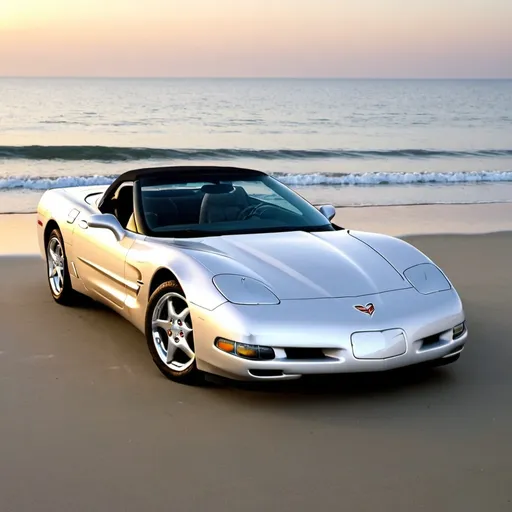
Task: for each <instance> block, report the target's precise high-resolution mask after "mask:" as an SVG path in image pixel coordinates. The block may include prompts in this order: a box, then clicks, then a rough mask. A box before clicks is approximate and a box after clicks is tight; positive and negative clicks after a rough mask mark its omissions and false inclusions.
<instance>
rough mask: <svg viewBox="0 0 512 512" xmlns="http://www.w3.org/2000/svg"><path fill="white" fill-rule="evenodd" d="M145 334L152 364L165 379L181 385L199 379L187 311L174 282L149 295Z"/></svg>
mask: <svg viewBox="0 0 512 512" xmlns="http://www.w3.org/2000/svg"><path fill="white" fill-rule="evenodd" d="M145 331H146V341H147V343H148V348H149V351H150V353H151V356H152V357H153V361H154V362H155V364H156V365H157V367H158V369H159V370H160V371H161V372H162V373H163V374H164V375H165V376H166V377H167V378H168V379H172V380H175V381H177V382H181V383H184V384H197V383H199V382H200V381H201V380H202V373H201V372H200V371H199V370H198V369H197V365H196V355H195V345H194V329H193V326H192V319H191V315H190V308H189V305H188V302H187V299H186V298H185V294H184V293H183V290H182V289H181V287H180V286H179V284H178V283H177V282H176V281H168V282H166V283H163V284H162V285H160V286H159V287H158V288H157V289H156V290H155V291H154V292H153V294H152V295H151V298H150V300H149V304H148V308H147V311H146V325H145Z"/></svg>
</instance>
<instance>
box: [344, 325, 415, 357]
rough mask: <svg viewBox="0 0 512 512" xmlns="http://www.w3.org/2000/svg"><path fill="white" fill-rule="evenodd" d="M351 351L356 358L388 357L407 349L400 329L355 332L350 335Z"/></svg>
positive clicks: (399, 354)
mask: <svg viewBox="0 0 512 512" xmlns="http://www.w3.org/2000/svg"><path fill="white" fill-rule="evenodd" d="M351 343H352V353H353V354H354V357H355V358H356V359H388V358H390V357H396V356H401V355H402V354H405V352H406V351H407V343H406V341H405V333H404V331H402V329H387V330H385V331H367V332H355V333H354V334H352V336H351Z"/></svg>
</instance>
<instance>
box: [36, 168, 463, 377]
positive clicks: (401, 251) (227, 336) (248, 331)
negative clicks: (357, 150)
mask: <svg viewBox="0 0 512 512" xmlns="http://www.w3.org/2000/svg"><path fill="white" fill-rule="evenodd" d="M334 215H335V209H334V208H333V207H332V206H322V207H320V208H316V207H314V206H313V205H311V204H310V203H309V202H307V201H306V200H304V199H303V198H302V197H300V196H299V195H298V194H296V193H295V192H293V191H292V190H290V189H289V188H287V187H286V186H284V185H283V184H282V183H280V182H279V181H277V180H276V179H274V178H272V177H271V176H268V175H267V174H265V173H263V172H259V171H255V170H250V169H241V168H232V167H204V166H201V167H200V166H185V167H165V168H150V169H139V170H134V171H129V172H126V173H125V174H122V175H121V176H119V177H118V178H117V179H116V180H115V181H114V182H113V183H112V184H111V185H110V186H103V187H75V188H67V189H54V190H49V191H47V192H45V193H44V195H43V196H42V198H41V201H40V203H39V206H38V213H37V223H38V236H39V244H40V248H41V254H42V256H43V258H45V260H46V264H47V272H48V273H47V276H48V282H49V286H50V292H51V294H52V296H53V298H54V299H55V301H56V302H58V303H59V304H66V305H68V304H72V303H73V301H74V299H75V295H76V294H77V293H81V294H85V295H88V296H89V297H92V298H93V299H96V300H98V301H101V302H103V303H104V304H106V305H108V306H109V307H111V308H112V309H113V310H115V311H117V312H118V313H119V314H121V315H122V316H124V317H125V318H126V319H127V320H128V321H130V322H132V323H133V324H134V325H135V326H136V327H137V328H138V329H139V330H140V331H142V332H143V333H144V335H145V337H146V340H147V345H148V348H149V352H150V353H151V356H152V358H153V360H154V362H155V363H156V365H157V367H158V368H159V369H160V371H161V372H162V373H163V374H164V375H165V376H167V377H168V378H171V379H173V380H176V381H179V382H184V383H193V382H198V381H199V380H200V379H201V378H202V377H203V376H204V375H205V374H215V375H219V376H223V377H228V378H232V379H238V380H284V379H297V378H299V377H301V376H303V375H306V374H326V373H342V372H369V371H370V372H371V371H381V370H388V369H393V368H399V367H404V366H409V365H414V364H419V363H426V364H428V365H429V364H434V365H442V364H447V363H451V362H453V361H456V360H457V359H458V358H459V355H460V353H461V352H462V350H463V348H464V343H465V341H466V338H467V330H466V325H465V317H464V310H463V306H462V303H461V301H460V299H459V296H458V295H457V292H456V291H455V289H454V288H453V286H452V284H451V283H450V281H449V280H448V278H447V277H446V276H445V274H444V273H443V272H442V271H441V270H440V269H439V268H438V267H437V266H436V265H435V264H434V263H433V262H432V261H431V260H430V259H429V258H428V257H427V256H425V255H424V254H422V253H421V252H420V251H419V250H417V249H415V248H414V247H413V246H411V245H409V244H408V243H406V242H405V241H402V240H400V239H397V238H393V237H389V236H384V235H380V234H374V233H367V232H361V231H355V230H352V229H345V228H343V227H341V226H338V225H336V224H334V223H333V222H332V220H333V218H334Z"/></svg>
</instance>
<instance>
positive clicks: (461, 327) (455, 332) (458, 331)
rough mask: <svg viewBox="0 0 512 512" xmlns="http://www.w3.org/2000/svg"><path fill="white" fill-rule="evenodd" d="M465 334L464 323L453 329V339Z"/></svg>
mask: <svg viewBox="0 0 512 512" xmlns="http://www.w3.org/2000/svg"><path fill="white" fill-rule="evenodd" d="M465 332H466V323H465V322H462V323H461V324H459V325H456V326H455V327H454V328H453V339H454V340H456V339H457V338H460V337H461V336H462V335H463V334H464V333H465Z"/></svg>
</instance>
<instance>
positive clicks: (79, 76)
mask: <svg viewBox="0 0 512 512" xmlns="http://www.w3.org/2000/svg"><path fill="white" fill-rule="evenodd" d="M41 78H42V79H65V80H73V79H77V80H83V79H88V80H390V81H391V80H432V81H433V80H452V81H454V80H459V81H469V80H473V81H476V80H482V81H484V80H489V81H490V80H493V81H507V80H512V76H510V77H492V76H489V77H470V76H468V77H449V76H445V77H443V76H439V77H379V76H375V77H364V76H363V77H359V76H346V77H343V76H339V77H337V76H130V75H122V76H96V75H76V76H69V75H0V79H41Z"/></svg>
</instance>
